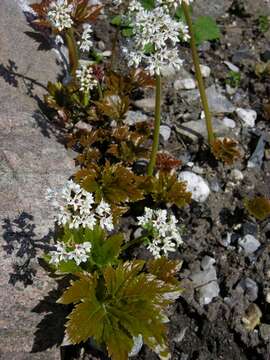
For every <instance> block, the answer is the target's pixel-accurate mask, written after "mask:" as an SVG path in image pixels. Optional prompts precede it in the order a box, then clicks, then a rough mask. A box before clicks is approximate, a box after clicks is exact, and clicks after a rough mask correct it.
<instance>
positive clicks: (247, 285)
mask: <svg viewBox="0 0 270 360" xmlns="http://www.w3.org/2000/svg"><path fill="white" fill-rule="evenodd" d="M239 286H240V287H241V288H242V289H243V290H244V292H245V294H246V295H247V297H248V299H249V300H250V301H252V302H253V301H255V300H256V299H257V298H258V292H259V288H258V285H257V283H256V281H254V280H252V279H251V278H249V277H247V278H245V279H243V280H241V281H240V283H239Z"/></svg>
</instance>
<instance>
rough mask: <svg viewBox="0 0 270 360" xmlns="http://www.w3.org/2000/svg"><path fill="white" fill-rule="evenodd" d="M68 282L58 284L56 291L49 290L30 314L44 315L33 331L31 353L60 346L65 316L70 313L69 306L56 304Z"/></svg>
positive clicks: (63, 281) (62, 281)
mask: <svg viewBox="0 0 270 360" xmlns="http://www.w3.org/2000/svg"><path fill="white" fill-rule="evenodd" d="M68 283H69V282H68V280H61V281H59V282H58V287H57V289H53V290H51V291H50V292H49V293H48V295H47V296H46V297H44V298H43V299H42V300H41V301H40V302H39V304H38V305H37V306H35V307H34V309H32V312H34V313H37V314H44V317H43V319H42V320H41V321H40V323H39V324H38V326H37V330H36V331H35V338H34V343H33V346H32V350H31V352H32V353H37V352H41V351H45V350H47V349H50V348H52V347H54V346H61V344H62V341H63V339H64V331H65V322H66V316H67V315H68V313H69V312H70V308H69V306H65V305H62V304H57V302H56V301H57V300H58V299H59V298H60V296H61V295H62V293H63V291H64V289H65V288H66V287H67V285H68Z"/></svg>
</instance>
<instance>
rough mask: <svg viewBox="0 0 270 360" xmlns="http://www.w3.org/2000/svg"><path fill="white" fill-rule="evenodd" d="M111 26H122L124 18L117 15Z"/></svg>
mask: <svg viewBox="0 0 270 360" xmlns="http://www.w3.org/2000/svg"><path fill="white" fill-rule="evenodd" d="M111 24H112V25H115V26H120V25H121V24H122V16H121V15H116V16H115V17H114V18H112V20H111Z"/></svg>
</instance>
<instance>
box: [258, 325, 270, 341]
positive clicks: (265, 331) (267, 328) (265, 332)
mask: <svg viewBox="0 0 270 360" xmlns="http://www.w3.org/2000/svg"><path fill="white" fill-rule="evenodd" d="M259 329H260V335H261V338H262V339H263V340H264V341H267V342H268V341H270V325H269V324H261V326H260V328H259Z"/></svg>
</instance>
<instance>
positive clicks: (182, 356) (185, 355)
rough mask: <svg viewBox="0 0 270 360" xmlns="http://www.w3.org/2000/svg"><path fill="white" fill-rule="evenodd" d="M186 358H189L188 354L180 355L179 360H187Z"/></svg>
mask: <svg viewBox="0 0 270 360" xmlns="http://www.w3.org/2000/svg"><path fill="white" fill-rule="evenodd" d="M188 358H189V355H188V354H185V353H182V354H181V357H180V359H179V360H188Z"/></svg>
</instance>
